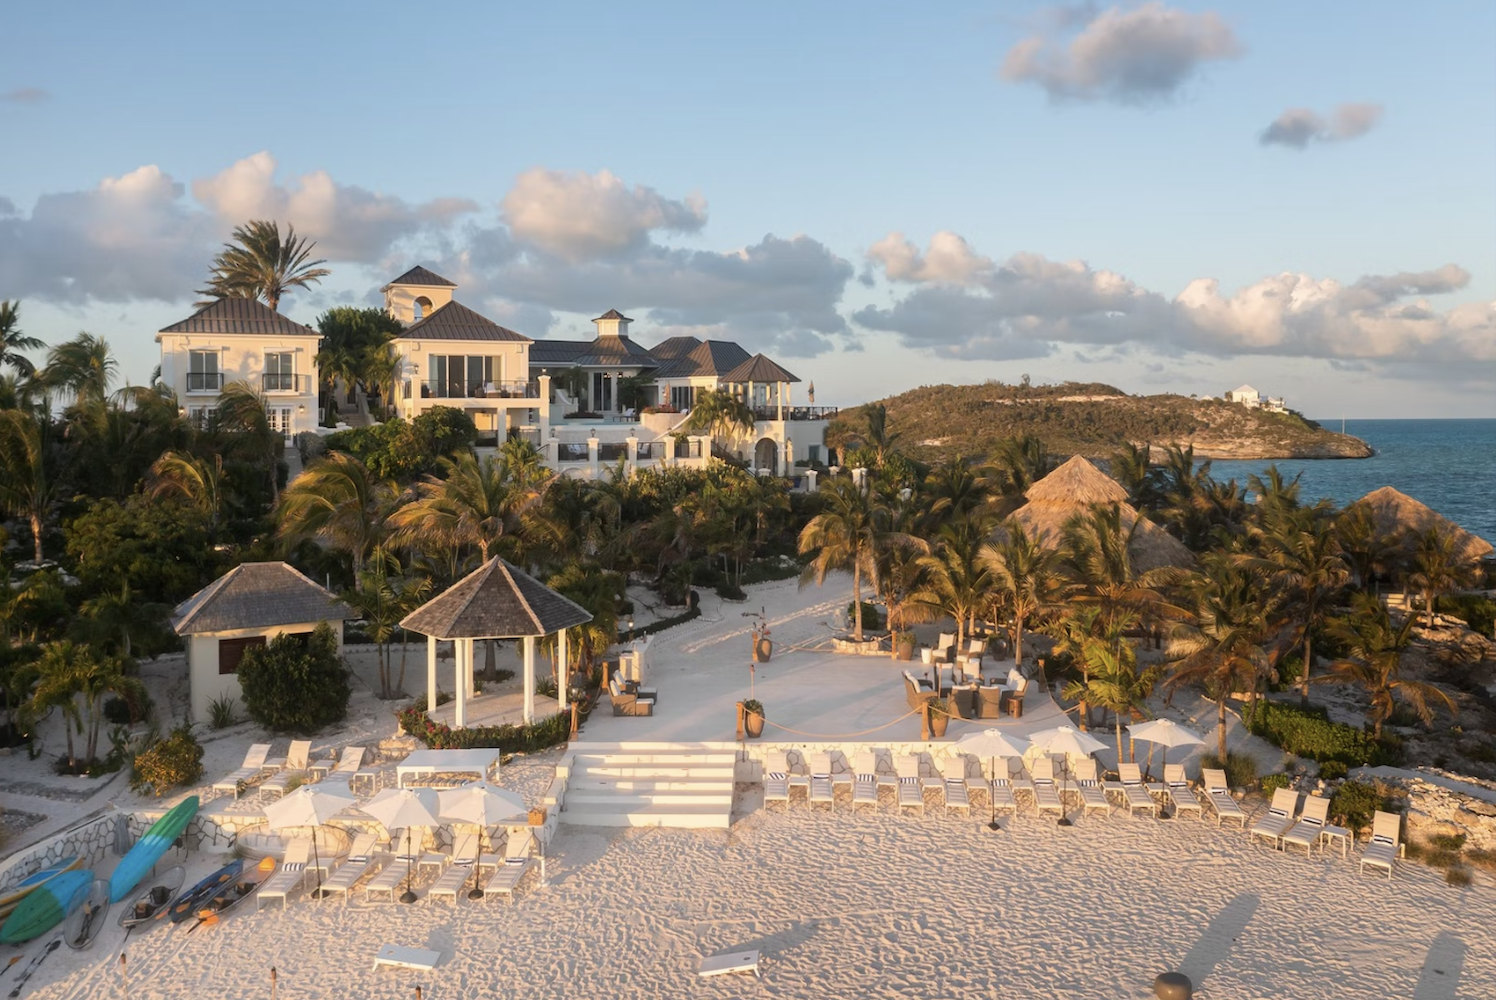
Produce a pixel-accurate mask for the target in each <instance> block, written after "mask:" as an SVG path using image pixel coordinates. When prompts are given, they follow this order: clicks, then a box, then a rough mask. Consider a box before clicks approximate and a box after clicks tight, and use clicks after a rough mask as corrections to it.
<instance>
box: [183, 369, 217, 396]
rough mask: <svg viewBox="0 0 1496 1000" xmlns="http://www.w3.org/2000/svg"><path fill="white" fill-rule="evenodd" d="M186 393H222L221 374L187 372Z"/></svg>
mask: <svg viewBox="0 0 1496 1000" xmlns="http://www.w3.org/2000/svg"><path fill="white" fill-rule="evenodd" d="M187 391H188V392H222V391H223V372H188V373H187Z"/></svg>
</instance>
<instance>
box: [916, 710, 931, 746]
mask: <svg viewBox="0 0 1496 1000" xmlns="http://www.w3.org/2000/svg"><path fill="white" fill-rule="evenodd" d="M919 738H920V739H921V740H924V741H925V742H929V741H930V739H931V738H932V737H931V732H930V703H929V702H928V701H924V702H920V706H919Z"/></svg>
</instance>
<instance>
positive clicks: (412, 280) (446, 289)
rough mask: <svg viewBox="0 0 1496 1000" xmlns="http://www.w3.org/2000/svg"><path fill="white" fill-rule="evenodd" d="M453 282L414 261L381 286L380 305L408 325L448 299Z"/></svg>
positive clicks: (453, 285)
mask: <svg viewBox="0 0 1496 1000" xmlns="http://www.w3.org/2000/svg"><path fill="white" fill-rule="evenodd" d="M456 290H457V283H456V282H452V281H448V280H447V279H446V278H443V277H442V276H441V275H439V274H437V273H436V272H434V271H428V270H427V269H426V268H424V267H421V266H420V265H419V264H417V265H416V266H415V267H413V268H411V269H410V270H409V271H406V272H405V273H404V274H402V275H400V277H398V278H396V279H395V280H394V281H391V282H390V283H389V284H388V285H385V286H384V287H383V288H381V289H380V291H382V292H384V308H385V311H386V312H388V313H389V314H390V315H391V316H393V317H395V319H397V320H399V321H400V322H401V323H404V324H405V325H406V326H410V325H411V324H412V323H419V322H420V321H421V320H423V319H425V318H426V317H428V316H430V315H431V314H432V313H434V312H436V311H437V310H438V309H440V308H441V307H442V306H444V305H446V304H447V303H448V302H451V301H452V293H453V292H455V291H456Z"/></svg>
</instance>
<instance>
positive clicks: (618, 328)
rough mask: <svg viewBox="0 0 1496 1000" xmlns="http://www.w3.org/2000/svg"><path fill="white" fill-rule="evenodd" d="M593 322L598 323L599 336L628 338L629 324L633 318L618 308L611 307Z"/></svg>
mask: <svg viewBox="0 0 1496 1000" xmlns="http://www.w3.org/2000/svg"><path fill="white" fill-rule="evenodd" d="M592 322H594V323H596V324H597V335H598V336H599V337H623V338H625V339H627V338H628V335H629V324H630V323H632V322H633V320H631V319H629V318H628V317H627V316H625V315H624V314H623V313H621V312H619V311H618V310H617V309H609V310H608V311H607V312H605V313H603V314H602V315H601V316H599V317H598V318H597V319H595V320H593V321H592Z"/></svg>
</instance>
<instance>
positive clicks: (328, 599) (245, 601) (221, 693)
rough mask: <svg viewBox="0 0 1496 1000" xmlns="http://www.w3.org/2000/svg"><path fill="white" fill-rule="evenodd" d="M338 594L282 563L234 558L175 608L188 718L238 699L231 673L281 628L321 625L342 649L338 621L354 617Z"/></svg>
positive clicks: (300, 631)
mask: <svg viewBox="0 0 1496 1000" xmlns="http://www.w3.org/2000/svg"><path fill="white" fill-rule="evenodd" d="M357 617H358V615H356V614H355V613H354V612H353V611H352V609H350V608H349V607H348V605H346V604H344V603H343V602H342V601H340V600H338V598H337V595H336V594H334V593H332V591H330V590H328V589H327V588H325V587H322V586H319V585H318V584H317V583H315V582H314V581H312V580H310V579H308V578H307V577H306V576H305V575H303V574H302V573H301V571H299V570H298V569H296V568H295V567H294V566H290V565H288V564H286V563H283V562H253V563H240V564H239V565H238V566H235V567H234V568H233V569H231V570H229V571H228V572H227V573H225V574H224V575H223V576H221V577H219V578H218V579H217V580H214V581H213V582H212V583H210V584H208V586H206V587H204V588H203V589H202V590H199V591H198V592H197V593H196V594H193V595H192V596H191V597H189V598H188V599H187V600H185V601H183V602H182V603H181V604H179V605H177V608H176V610H175V611H173V612H172V617H171V627H172V628H173V629H175V630H176V633H177V635H180V636H182V637H183V638H184V639H185V640H186V643H187V671H188V677H189V679H190V684H191V696H192V698H191V700H192V717H193V718H194V719H197V720H200V721H201V720H206V719H207V718H208V710H209V706H210V705H212V703H213V702H214V701H216V700H217V699H219V698H223V697H230V698H235V699H238V698H240V697H241V696H242V693H243V692H242V691H241V690H240V688H239V678H238V677H237V676H236V673H237V671H238V669H239V661H241V660H242V659H244V653H245V652H246V651H247V650H248V649H250V648H252V647H255V646H264V645H265V643H266V642H267V641H268V640H270V639H273V638H275V637H276V636H278V635H280V634H282V633H286V634H289V635H301V636H307V637H310V636H311V634H312V632H313V630H315V629H316V627H317V626H318V625H320V624H321V623H323V622H326V623H327V624H328V625H330V626H332V630H333V633H334V634H335V635H336V636H337V637H338V650H339V652H341V651H342V648H343V622H344V620H345V619H350V618H357Z"/></svg>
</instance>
